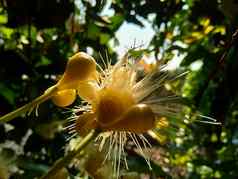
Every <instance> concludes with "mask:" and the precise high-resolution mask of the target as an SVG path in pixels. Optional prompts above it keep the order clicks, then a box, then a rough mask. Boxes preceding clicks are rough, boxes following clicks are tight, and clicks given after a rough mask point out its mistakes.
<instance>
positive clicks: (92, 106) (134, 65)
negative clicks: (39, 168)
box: [70, 54, 181, 176]
mask: <svg viewBox="0 0 238 179" xmlns="http://www.w3.org/2000/svg"><path fill="white" fill-rule="evenodd" d="M97 66H98V72H97V78H95V79H90V80H86V81H83V82H80V83H79V84H78V87H77V90H78V95H79V96H80V97H81V98H82V99H83V100H85V101H84V102H83V103H82V105H81V106H79V107H78V108H76V109H75V110H74V115H73V117H72V118H74V119H75V123H74V124H73V126H70V128H71V129H73V130H74V131H76V132H77V133H79V134H80V135H81V136H85V135H86V134H87V133H88V132H89V131H90V130H91V129H95V128H97V129H98V128H99V129H101V130H102V131H103V133H102V134H101V135H100V136H99V137H98V141H100V142H101V144H100V146H101V147H100V148H101V149H102V147H103V145H104V144H105V143H107V145H106V146H109V147H108V153H107V155H106V158H107V159H110V160H112V161H113V166H114V172H115V173H117V175H116V176H119V169H120V163H121V160H122V159H123V160H124V161H126V159H125V157H126V154H125V152H124V146H125V144H126V142H127V141H128V140H131V141H133V142H134V144H135V145H136V146H137V147H138V149H139V150H140V152H141V154H142V155H143V156H144V157H145V159H146V161H147V163H148V165H149V166H150V163H149V159H148V157H146V156H145V155H144V153H143V150H142V148H143V147H148V146H150V144H149V142H148V141H147V139H146V138H145V137H144V136H143V134H144V133H146V132H147V131H150V132H152V131H151V130H153V129H154V128H155V127H157V126H158V125H160V129H161V131H162V128H163V127H164V128H166V127H168V126H169V125H170V124H169V121H166V120H165V117H167V116H177V115H178V114H179V111H180V110H181V105H180V104H176V103H175V101H176V100H177V99H178V97H177V96H176V95H171V94H170V92H168V91H167V90H166V89H165V87H164V85H165V82H167V81H171V80H173V79H175V78H173V77H171V76H170V75H169V73H167V71H166V70H165V68H164V67H159V66H158V67H157V68H154V69H153V70H152V71H151V72H150V73H147V74H146V75H143V71H141V65H140V64H139V63H138V61H137V60H136V59H133V58H130V57H129V54H126V55H125V56H124V57H123V58H122V59H121V60H119V61H118V62H117V63H116V64H115V65H113V66H112V65H111V64H110V63H109V62H108V63H107V65H106V68H105V69H104V70H103V69H102V67H100V66H99V65H97ZM143 76H144V77H143ZM85 102H86V103H85ZM162 124H164V125H162ZM165 124H166V125H165ZM139 141H141V142H139ZM141 144H142V145H143V146H142V147H141ZM112 153H113V154H112ZM114 154H116V155H114Z"/></svg>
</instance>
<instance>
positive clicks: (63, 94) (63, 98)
mask: <svg viewBox="0 0 238 179" xmlns="http://www.w3.org/2000/svg"><path fill="white" fill-rule="evenodd" d="M51 99H52V102H53V103H54V104H55V105H56V106H59V107H65V106H69V105H71V104H72V103H73V102H74V101H75V99H76V90H74V89H66V90H61V91H58V92H56V94H55V95H54V96H52V98H51Z"/></svg>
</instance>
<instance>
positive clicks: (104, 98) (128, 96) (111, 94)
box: [96, 88, 135, 127]
mask: <svg viewBox="0 0 238 179" xmlns="http://www.w3.org/2000/svg"><path fill="white" fill-rule="evenodd" d="M134 104H135V101H134V99H133V96H132V93H131V92H130V91H129V90H120V89H113V88H104V89H102V90H101V91H100V92H99V101H98V104H97V105H96V113H97V117H98V118H97V120H98V122H99V124H100V125H101V126H102V127H106V126H108V125H110V124H111V123H114V122H115V121H117V120H118V119H119V117H120V116H121V115H122V114H123V113H124V112H126V110H127V109H128V108H130V107H131V106H132V105H134Z"/></svg>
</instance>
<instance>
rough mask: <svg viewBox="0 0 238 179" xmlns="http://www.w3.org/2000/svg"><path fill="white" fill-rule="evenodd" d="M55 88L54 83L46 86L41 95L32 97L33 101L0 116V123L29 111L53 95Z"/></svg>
mask: <svg viewBox="0 0 238 179" xmlns="http://www.w3.org/2000/svg"><path fill="white" fill-rule="evenodd" d="M57 89H58V88H57V86H56V85H55V86H52V87H50V88H48V89H47V90H46V91H45V93H44V94H43V95H41V96H39V97H38V98H36V99H34V100H33V101H31V102H29V103H27V104H25V105H24V106H22V107H20V108H18V109H16V110H15V111H12V112H10V113H8V114H6V115H4V116H2V117H0V123H4V122H8V121H10V120H12V119H14V118H16V117H18V116H20V115H22V114H25V113H26V112H27V111H30V110H31V109H33V108H35V107H37V106H38V105H39V104H41V103H42V102H44V101H46V100H48V99H49V98H51V97H52V96H53V95H54V93H55V92H56V91H57Z"/></svg>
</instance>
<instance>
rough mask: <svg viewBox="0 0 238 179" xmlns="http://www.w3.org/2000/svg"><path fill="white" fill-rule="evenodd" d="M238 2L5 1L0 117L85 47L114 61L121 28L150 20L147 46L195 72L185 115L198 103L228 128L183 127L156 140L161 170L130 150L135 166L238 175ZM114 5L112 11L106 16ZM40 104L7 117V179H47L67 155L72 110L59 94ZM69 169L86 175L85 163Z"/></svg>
mask: <svg viewBox="0 0 238 179" xmlns="http://www.w3.org/2000/svg"><path fill="white" fill-rule="evenodd" d="M237 6H238V4H237V2H236V1H235V0H130V1H129V0H111V1H109V0H108V1H107V0H88V1H87V0H50V1H49V0H48V1H47V0H35V1H31V0H14V1H12V0H1V7H0V115H3V114H6V113H7V112H10V111H12V110H13V109H16V108H17V107H19V106H21V105H22V104H25V103H26V102H29V101H31V100H32V99H34V98H35V97H37V96H38V95H39V94H42V93H43V92H44V90H45V89H47V88H48V87H49V86H51V85H52V84H54V83H55V82H56V81H57V79H58V78H59V75H60V74H62V73H63V71H64V67H65V64H66V61H67V57H69V56H71V55H72V54H74V53H75V52H77V51H79V50H81V51H87V52H88V53H91V54H92V55H93V56H94V57H95V59H100V57H99V56H100V55H99V53H101V54H102V56H103V58H106V56H107V55H108V56H109V57H110V58H111V59H112V61H115V60H116V57H117V54H116V52H115V51H114V50H113V48H114V46H112V44H114V45H117V44H118V39H117V38H116V36H115V33H116V32H117V30H118V29H119V28H120V27H121V25H122V24H123V23H125V22H128V23H132V24H134V25H137V26H140V27H141V28H143V26H144V21H147V22H149V23H150V24H151V25H152V27H153V30H154V31H155V35H154V37H153V39H152V40H151V42H150V44H149V46H148V47H145V49H147V50H146V51H145V52H146V53H151V52H152V53H151V54H153V55H154V58H155V59H158V60H163V61H165V62H169V61H175V60H178V59H181V64H180V68H182V69H184V70H189V71H190V72H189V74H188V75H187V76H186V79H185V80H184V86H183V88H182V91H181V95H182V96H183V97H184V99H185V101H186V103H187V105H188V106H189V107H188V108H187V110H186V111H185V113H186V114H187V115H189V114H190V113H191V111H194V110H197V109H198V110H199V111H200V112H201V113H202V114H204V115H208V116H211V117H213V118H215V119H217V120H218V121H220V122H222V126H215V125H208V124H203V123H194V124H189V127H188V129H184V128H183V127H182V126H181V129H179V130H178V132H177V133H176V135H174V136H173V137H172V139H171V141H169V142H168V143H167V144H166V145H163V144H159V143H157V142H155V141H153V140H154V139H150V140H151V142H152V143H153V146H154V147H153V152H152V160H153V165H152V167H153V170H152V171H150V170H148V168H145V162H144V161H142V160H141V158H140V157H139V156H138V155H135V153H133V154H131V151H130V150H129V149H128V155H129V157H128V160H129V162H128V164H129V168H130V169H131V171H132V172H137V173H138V174H140V173H145V174H149V175H150V176H151V177H152V178H156V177H161V178H204V179H205V178H206V179H208V178H225V179H233V178H234V179H235V178H238V172H237V171H238V108H237V106H238V100H237V93H238V83H237V75H238V74H237V73H238V61H237V59H238V50H237V49H238V43H237V39H234V40H233V41H232V40H231V39H232V34H233V33H234V32H235V30H236V27H237V25H238V24H237V21H236V17H237V14H238V10H237V9H238V8H236V7H237ZM106 8H109V9H110V10H111V11H112V12H113V13H112V14H111V15H103V13H102V12H103V11H105V9H106ZM111 42H113V43H111ZM130 45H131V44H128V46H130ZM105 52H107V53H105ZM225 52H226V53H227V55H226V57H225V59H223V60H221V57H222V54H224V53H225ZM134 55H138V54H134ZM139 55H140V54H139ZM99 63H101V62H100V60H99ZM38 110H39V111H38V113H39V115H38V116H36V115H35V114H31V115H30V116H25V117H23V116H22V117H18V118H17V119H15V120H13V121H11V122H10V123H9V124H0V153H1V154H0V175H1V176H0V178H1V179H7V178H24V179H27V178H34V177H37V176H40V175H42V174H43V173H44V172H46V171H47V169H48V168H49V167H50V166H51V165H52V164H53V163H54V161H56V160H57V159H58V158H59V157H61V156H63V155H64V147H65V146H66V145H67V140H66V139H67V138H68V137H69V136H68V135H67V133H65V132H63V131H62V126H63V124H64V119H65V118H67V116H68V115H69V114H68V113H65V109H59V108H56V107H55V106H54V105H53V104H52V103H51V102H50V101H49V102H47V103H44V104H42V105H41V106H40V108H39V109H38ZM23 118H26V119H23ZM181 120H182V119H181ZM195 120H199V118H198V119H195ZM61 173H62V174H61ZM61 173H59V175H60V177H61V178H67V176H71V177H72V176H73V175H78V176H81V177H82V175H83V174H82V173H80V172H79V171H78V170H77V169H76V168H67V169H66V168H65V169H63V171H62V172H61ZM62 176H64V177H62ZM135 176H137V178H138V175H135ZM57 177H58V176H57ZM57 177H56V178H57ZM123 177H124V178H130V176H129V175H128V176H126V175H125V176H124V175H123ZM131 178H133V177H131ZM134 178H136V177H134Z"/></svg>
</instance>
